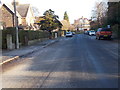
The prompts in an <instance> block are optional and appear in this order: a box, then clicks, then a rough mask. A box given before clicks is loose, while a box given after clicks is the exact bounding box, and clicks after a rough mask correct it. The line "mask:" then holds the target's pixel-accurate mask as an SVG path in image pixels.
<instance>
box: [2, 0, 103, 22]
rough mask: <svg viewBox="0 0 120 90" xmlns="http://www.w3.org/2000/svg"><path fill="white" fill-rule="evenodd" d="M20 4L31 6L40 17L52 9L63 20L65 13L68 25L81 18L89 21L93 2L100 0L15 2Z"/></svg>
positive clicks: (8, 1)
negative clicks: (37, 10)
mask: <svg viewBox="0 0 120 90" xmlns="http://www.w3.org/2000/svg"><path fill="white" fill-rule="evenodd" d="M1 1H2V2H3V3H11V2H12V1H13V0H1ZM16 1H19V3H20V4H26V3H27V4H31V5H32V6H34V7H36V8H38V9H39V12H40V15H41V16H42V15H43V13H44V12H45V11H46V10H48V9H52V10H53V11H55V14H56V15H58V16H59V20H63V16H64V12H65V11H67V14H68V16H69V21H70V23H71V24H72V23H74V20H76V19H78V18H81V17H82V16H83V17H85V18H88V19H90V17H91V11H92V10H93V9H94V6H95V2H98V1H101V0H16Z"/></svg>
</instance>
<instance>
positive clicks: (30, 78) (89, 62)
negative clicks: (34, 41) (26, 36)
mask: <svg viewBox="0 0 120 90" xmlns="http://www.w3.org/2000/svg"><path fill="white" fill-rule="evenodd" d="M36 47H37V46H36ZM7 67H8V68H6V69H5V70H4V72H3V74H2V76H3V77H2V79H3V83H2V86H3V88H118V77H119V76H118V44H117V43H116V42H113V41H111V40H96V39H95V36H88V35H84V34H78V35H75V36H73V37H69V38H66V37H64V38H62V39H60V41H59V42H57V43H55V44H52V45H51V46H48V47H46V48H44V49H43V50H40V51H37V52H35V53H33V54H31V55H28V56H26V57H23V58H21V59H19V60H18V61H17V62H15V63H13V64H11V65H8V66H7Z"/></svg>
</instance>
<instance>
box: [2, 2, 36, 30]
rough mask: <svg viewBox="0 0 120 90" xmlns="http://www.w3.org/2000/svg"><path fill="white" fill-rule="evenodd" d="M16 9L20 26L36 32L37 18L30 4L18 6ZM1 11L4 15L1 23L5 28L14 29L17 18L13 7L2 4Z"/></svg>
mask: <svg viewBox="0 0 120 90" xmlns="http://www.w3.org/2000/svg"><path fill="white" fill-rule="evenodd" d="M16 9H17V11H16V14H17V18H18V19H17V21H18V26H22V27H23V28H24V29H33V30H34V29H35V27H34V22H35V17H34V15H33V12H32V8H31V6H30V4H16ZM0 11H1V13H2V14H1V18H0V23H2V25H3V27H5V28H6V27H14V26H15V18H14V7H13V5H12V4H11V5H7V4H2V6H1V7H0Z"/></svg>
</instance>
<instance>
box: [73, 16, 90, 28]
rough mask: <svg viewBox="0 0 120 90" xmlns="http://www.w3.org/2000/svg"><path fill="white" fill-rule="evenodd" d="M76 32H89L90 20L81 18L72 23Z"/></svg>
mask: <svg viewBox="0 0 120 90" xmlns="http://www.w3.org/2000/svg"><path fill="white" fill-rule="evenodd" d="M74 25H75V27H76V30H89V29H90V20H88V19H87V18H84V17H83V16H82V17H81V18H79V19H77V20H75V21H74Z"/></svg>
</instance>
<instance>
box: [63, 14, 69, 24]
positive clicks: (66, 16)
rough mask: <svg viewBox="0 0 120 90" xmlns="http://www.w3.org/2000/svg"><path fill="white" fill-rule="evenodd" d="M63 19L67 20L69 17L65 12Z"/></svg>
mask: <svg viewBox="0 0 120 90" xmlns="http://www.w3.org/2000/svg"><path fill="white" fill-rule="evenodd" d="M64 20H67V21H68V22H69V17H68V15H67V12H65V13H64Z"/></svg>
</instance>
